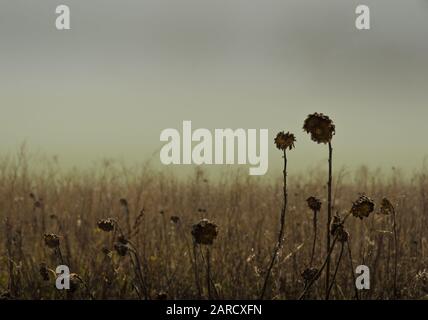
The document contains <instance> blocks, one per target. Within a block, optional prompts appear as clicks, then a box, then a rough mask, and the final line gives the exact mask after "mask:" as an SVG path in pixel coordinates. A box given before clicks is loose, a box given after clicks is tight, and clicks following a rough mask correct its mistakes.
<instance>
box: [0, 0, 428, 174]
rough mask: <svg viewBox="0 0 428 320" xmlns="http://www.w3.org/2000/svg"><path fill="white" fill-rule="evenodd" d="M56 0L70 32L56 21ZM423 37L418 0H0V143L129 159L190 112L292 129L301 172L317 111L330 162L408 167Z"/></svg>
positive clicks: (420, 155) (421, 86)
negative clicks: (364, 12)
mask: <svg viewBox="0 0 428 320" xmlns="http://www.w3.org/2000/svg"><path fill="white" fill-rule="evenodd" d="M360 3H363V4H366V5H368V6H369V7H370V9H371V26H372V29H371V30H370V31H357V30H356V29H355V26H354V23H355V16H356V15H355V8H356V6H357V5H358V4H360ZM58 4H67V5H69V6H70V9H71V28H72V30H69V31H57V30H56V29H55V18H56V15H55V7H56V6H57V5H58ZM427 36H428V1H426V0H408V1H402V0H401V1H399V0H375V1H372V0H370V1H369V0H365V1H352V0H348V1H343V0H323V1H319V0H311V1H309V0H295V1H291V0H276V1H275V0H257V1H256V0H215V1H214V0H180V1H178V0H153V1H147V0H144V1H143V0H134V1H130V0H121V1H110V0H91V1H83V0H68V1H66V0H63V1H51V0H43V1H30V0H26V1H23V0H2V1H1V3H0V111H1V114H0V152H1V153H7V152H10V151H13V150H15V149H16V148H17V146H18V145H19V144H20V143H21V142H23V141H27V143H28V145H29V147H30V148H31V149H34V150H41V151H43V152H46V153H47V154H56V155H59V158H60V159H61V162H63V163H64V164H65V165H67V166H69V165H78V166H85V165H88V164H90V163H92V162H93V161H94V160H96V159H100V158H102V157H114V158H118V159H126V160H127V161H131V162H137V161H142V160H144V159H146V158H148V157H150V155H152V154H153V152H155V151H156V150H158V149H159V148H160V146H161V145H162V143H161V142H160V141H159V134H160V132H161V131H162V130H163V129H165V128H171V127H172V128H174V127H175V128H180V126H181V123H182V121H183V120H192V122H193V125H194V127H204V128H208V129H214V128H225V127H231V128H268V129H269V130H270V138H271V139H273V138H274V136H275V134H276V132H277V131H278V130H286V131H288V130H290V131H292V132H295V133H296V136H297V140H298V141H297V143H296V150H295V151H294V152H293V155H290V158H291V159H290V161H291V162H292V163H294V166H295V167H298V168H300V169H304V168H306V167H307V166H309V165H312V164H314V163H317V162H320V161H323V160H324V159H325V156H326V154H325V153H326V152H323V151H326V150H325V148H322V147H321V146H317V145H316V144H314V143H312V142H311V141H310V139H309V137H308V136H307V135H306V134H304V133H303V131H302V128H301V127H302V124H303V120H304V118H305V117H306V115H307V114H308V113H312V112H315V111H318V112H324V113H326V114H328V115H330V116H331V117H332V118H333V119H334V121H335V123H336V127H337V135H336V136H335V137H334V141H333V143H334V148H335V155H336V164H337V166H338V167H340V166H342V165H346V166H348V167H355V166H357V165H360V164H367V165H369V166H370V167H373V168H375V167H382V168H386V169H388V168H390V167H391V166H398V167H402V168H405V169H409V170H411V169H413V168H417V167H420V166H421V164H422V161H423V159H424V156H427V155H428V143H427V141H426V137H427V128H426V127H427V125H426V123H427V119H428V37H427ZM270 152H271V153H270V163H271V169H272V170H273V169H274V168H276V166H277V163H278V162H280V161H278V156H279V155H278V152H277V151H276V150H275V149H274V147H273V144H272V147H271V151H270ZM156 159H157V158H156ZM177 170H179V169H177Z"/></svg>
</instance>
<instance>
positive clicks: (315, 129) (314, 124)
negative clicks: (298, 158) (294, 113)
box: [303, 112, 336, 143]
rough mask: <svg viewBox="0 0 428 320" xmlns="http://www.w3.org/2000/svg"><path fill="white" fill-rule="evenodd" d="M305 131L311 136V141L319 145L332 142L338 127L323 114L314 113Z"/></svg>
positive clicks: (306, 122) (309, 117)
mask: <svg viewBox="0 0 428 320" xmlns="http://www.w3.org/2000/svg"><path fill="white" fill-rule="evenodd" d="M303 130H305V131H306V132H307V133H310V134H311V139H312V140H313V141H315V142H317V143H328V142H331V139H332V138H333V135H334V134H335V130H336V127H335V125H334V124H333V121H332V120H331V119H330V118H329V117H328V116H326V115H324V114H322V113H317V112H315V113H313V114H310V115H308V117H307V118H306V120H305V122H304V124H303Z"/></svg>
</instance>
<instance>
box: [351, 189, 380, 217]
mask: <svg viewBox="0 0 428 320" xmlns="http://www.w3.org/2000/svg"><path fill="white" fill-rule="evenodd" d="M374 206H375V205H374V202H373V200H372V199H370V198H369V197H367V196H366V195H364V194H363V195H361V196H360V197H359V198H358V199H357V200H356V201H354V203H353V204H352V208H351V213H352V215H353V216H354V217H357V218H360V219H363V218H367V217H368V216H369V215H370V213H372V212H373V210H374Z"/></svg>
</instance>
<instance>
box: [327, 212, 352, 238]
mask: <svg viewBox="0 0 428 320" xmlns="http://www.w3.org/2000/svg"><path fill="white" fill-rule="evenodd" d="M343 223H344V221H342V220H341V219H340V217H339V216H334V217H333V222H332V223H331V227H330V233H331V234H332V235H333V236H335V237H336V236H337V240H338V241H340V242H346V241H348V239H349V233H348V231H346V230H345V226H344V225H343Z"/></svg>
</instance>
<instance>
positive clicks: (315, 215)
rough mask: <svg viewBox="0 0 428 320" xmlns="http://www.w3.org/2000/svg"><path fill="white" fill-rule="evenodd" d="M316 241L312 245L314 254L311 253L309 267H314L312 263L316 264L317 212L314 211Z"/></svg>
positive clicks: (315, 239)
mask: <svg viewBox="0 0 428 320" xmlns="http://www.w3.org/2000/svg"><path fill="white" fill-rule="evenodd" d="M313 223H314V240H313V243H312V253H311V262H310V263H309V266H310V267H312V263H313V262H314V255H315V246H316V243H317V211H316V210H314V220H313Z"/></svg>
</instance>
